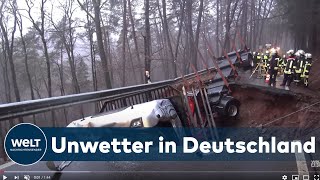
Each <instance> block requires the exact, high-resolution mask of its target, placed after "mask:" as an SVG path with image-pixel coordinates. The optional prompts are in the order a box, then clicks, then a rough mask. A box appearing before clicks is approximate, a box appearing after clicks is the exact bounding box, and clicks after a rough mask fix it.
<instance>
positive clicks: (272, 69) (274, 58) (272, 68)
mask: <svg viewBox="0 0 320 180" xmlns="http://www.w3.org/2000/svg"><path fill="white" fill-rule="evenodd" d="M268 62H269V66H268V74H269V75H270V80H269V86H274V87H275V86H276V79H277V75H278V65H279V64H278V63H279V56H278V52H277V50H276V49H271V58H270V60H269V61H268Z"/></svg>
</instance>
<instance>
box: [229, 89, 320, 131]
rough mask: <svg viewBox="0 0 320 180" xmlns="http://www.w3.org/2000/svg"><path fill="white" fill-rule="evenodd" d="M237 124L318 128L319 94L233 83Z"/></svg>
mask: <svg viewBox="0 0 320 180" xmlns="http://www.w3.org/2000/svg"><path fill="white" fill-rule="evenodd" d="M232 90H233V93H232V96H234V97H235V98H237V99H238V100H239V101H240V102H241V106H240V116H239V121H238V123H237V126H239V127H259V126H264V127H270V126H273V127H298V128H320V97H319V96H318V95H314V94H313V95H310V94H309V93H308V95H306V93H303V94H302V93H294V92H291V91H285V90H280V89H270V88H268V87H254V86H245V85H234V86H233V87H232Z"/></svg>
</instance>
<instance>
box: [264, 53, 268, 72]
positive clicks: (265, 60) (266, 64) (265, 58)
mask: <svg viewBox="0 0 320 180" xmlns="http://www.w3.org/2000/svg"><path fill="white" fill-rule="evenodd" d="M262 58H263V65H264V68H265V70H266V72H268V66H269V51H266V54H265V55H262Z"/></svg>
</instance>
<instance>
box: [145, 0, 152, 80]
mask: <svg viewBox="0 0 320 180" xmlns="http://www.w3.org/2000/svg"><path fill="white" fill-rule="evenodd" d="M144 9H145V12H144V16H145V31H146V32H145V33H146V34H145V36H144V58H145V59H144V62H145V71H149V72H150V70H151V32H150V20H149V14H150V2H149V0H144ZM150 73H151V72H150ZM147 82H148V78H147V77H145V83H147Z"/></svg>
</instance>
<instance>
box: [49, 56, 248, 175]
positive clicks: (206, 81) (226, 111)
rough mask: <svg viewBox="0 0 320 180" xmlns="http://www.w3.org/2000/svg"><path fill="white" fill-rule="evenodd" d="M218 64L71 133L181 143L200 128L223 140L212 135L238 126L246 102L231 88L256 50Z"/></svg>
mask: <svg viewBox="0 0 320 180" xmlns="http://www.w3.org/2000/svg"><path fill="white" fill-rule="evenodd" d="M208 62H209V61H208ZM212 64H213V67H212V68H207V69H204V70H202V71H198V72H194V73H191V74H188V75H185V76H183V77H179V78H176V79H172V80H167V81H163V82H158V83H160V84H163V86H161V87H157V88H156V89H154V88H151V87H150V88H146V87H144V88H141V90H137V91H134V92H132V93H129V94H128V95H126V96H121V97H117V96H116V97H115V98H111V99H109V100H107V101H105V102H104V103H103V105H102V108H101V110H100V113H98V114H97V115H93V116H90V117H85V118H82V119H79V120H75V121H73V122H71V123H70V124H69V125H68V126H67V127H70V128H71V127H83V128H85V127H124V128H150V127H172V128H174V131H175V133H176V134H177V136H178V137H182V136H183V135H184V132H181V130H182V128H179V127H194V128H206V129H211V131H210V132H209V136H210V137H211V139H214V138H218V134H217V132H216V131H212V129H214V128H216V126H217V124H216V122H219V121H220V122H221V121H222V123H223V122H224V121H230V120H237V117H238V115H239V113H240V110H239V107H240V102H239V101H238V100H237V99H235V98H234V97H232V92H231V90H230V84H232V83H233V82H234V80H235V78H236V77H237V74H238V73H237V71H238V70H248V69H251V68H252V67H251V64H252V54H251V52H250V50H239V51H236V52H231V53H229V54H226V55H225V56H222V57H219V58H214V57H213V58H212ZM151 86H152V84H151ZM70 164H71V161H64V162H62V163H60V165H58V166H56V165H55V163H54V162H52V161H49V162H47V166H48V168H49V169H51V170H54V171H62V170H63V169H64V168H66V167H67V166H69V165H70Z"/></svg>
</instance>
